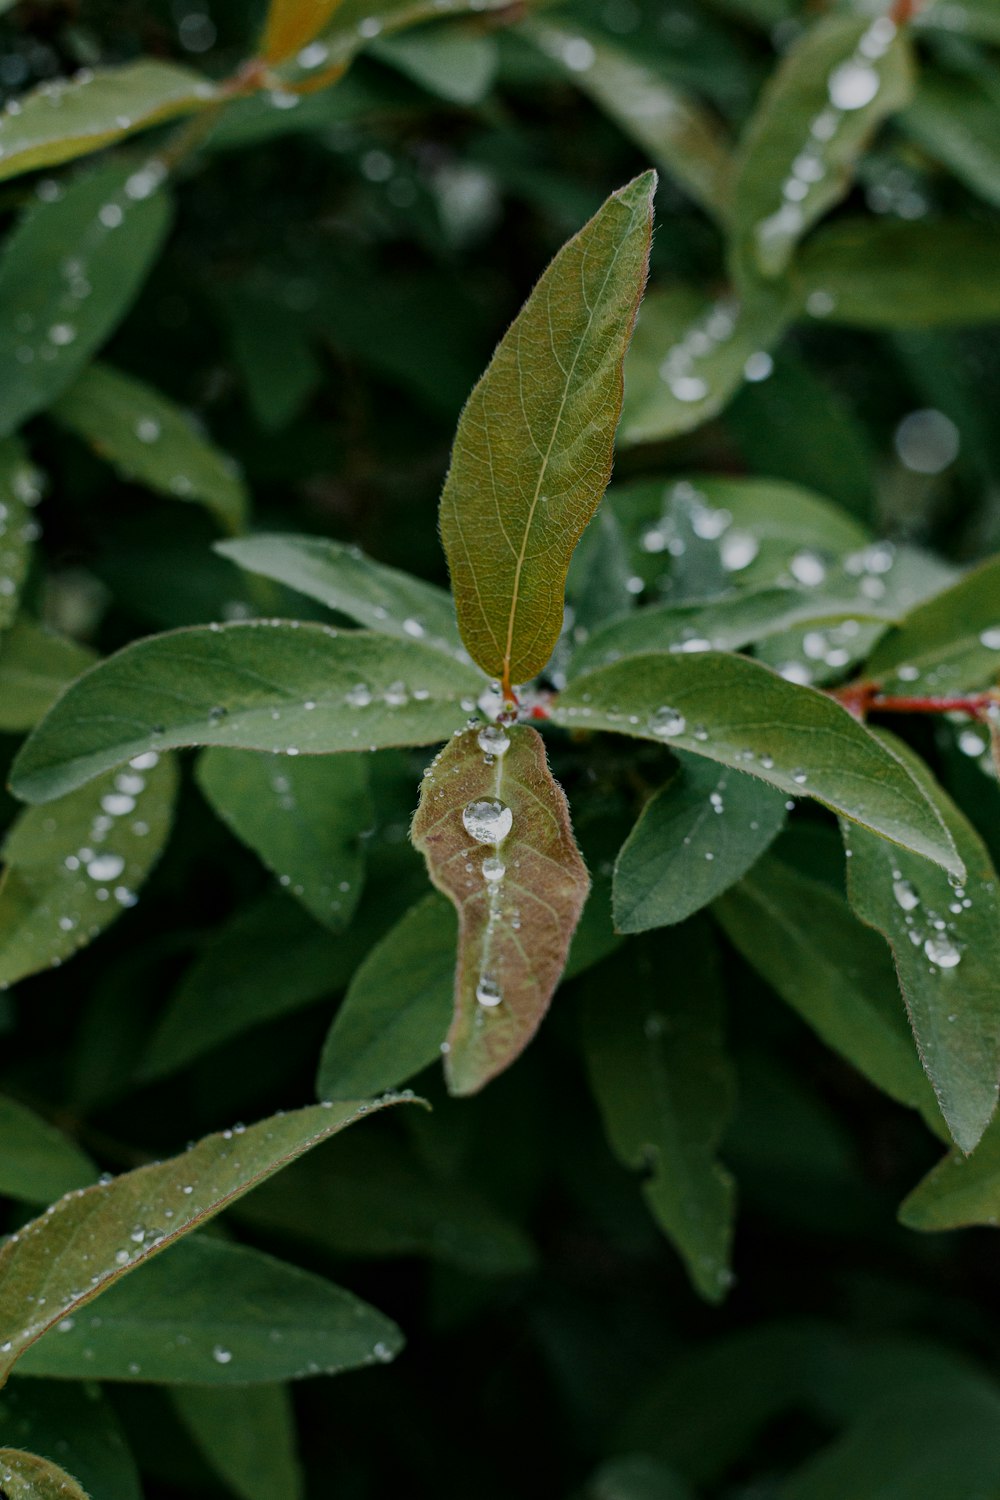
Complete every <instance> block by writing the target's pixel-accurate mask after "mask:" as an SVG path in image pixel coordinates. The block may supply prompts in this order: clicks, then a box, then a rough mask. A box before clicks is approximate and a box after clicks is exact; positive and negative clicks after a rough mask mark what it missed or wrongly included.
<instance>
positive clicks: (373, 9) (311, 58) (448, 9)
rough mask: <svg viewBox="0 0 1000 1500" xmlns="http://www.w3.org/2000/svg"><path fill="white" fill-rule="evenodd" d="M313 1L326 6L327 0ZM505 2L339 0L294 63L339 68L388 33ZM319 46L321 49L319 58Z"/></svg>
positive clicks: (312, 67)
mask: <svg viewBox="0 0 1000 1500" xmlns="http://www.w3.org/2000/svg"><path fill="white" fill-rule="evenodd" d="M289 3H290V0H289ZM299 3H300V4H301V3H303V0H299ZM305 3H308V0H305ZM317 3H319V4H325V5H326V6H327V8H328V9H329V5H330V0H317ZM509 4H510V0H340V3H339V4H338V5H337V8H336V10H335V12H334V14H333V18H332V20H331V22H330V24H329V25H328V26H327V27H326V29H325V30H324V31H323V32H322V34H321V36H320V38H319V42H318V44H317V48H316V50H315V51H312V50H311V49H310V54H309V55H308V56H306V57H301V56H300V57H299V59H298V63H299V66H300V67H301V68H303V69H305V71H306V73H307V75H308V73H309V72H311V71H313V70H315V69H319V68H323V69H324V70H326V69H334V68H336V69H338V70H343V69H344V68H346V67H347V66H348V64H349V63H350V62H351V60H352V59H353V58H354V57H355V56H356V54H357V53H358V52H360V51H361V50H362V49H363V48H364V47H365V45H366V43H368V42H371V41H373V40H374V39H375V38H376V37H379V38H382V37H387V36H391V35H392V34H393V33H394V32H397V31H404V30H406V29H407V28H408V27H410V26H417V25H419V24H420V23H421V22H423V21H438V20H441V19H442V18H444V17H446V16H460V15H467V14H468V13H469V12H470V11H471V12H476V13H481V12H483V11H491V10H503V9H505V8H506V6H508V5H509ZM320 46H321V47H323V48H324V49H325V56H323V57H321V56H320V53H319V47H320Z"/></svg>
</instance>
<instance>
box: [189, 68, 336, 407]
mask: <svg viewBox="0 0 1000 1500" xmlns="http://www.w3.org/2000/svg"><path fill="white" fill-rule="evenodd" d="M318 97H319V96H317V98H318ZM259 98H260V96H259V95H258V96H255V97H254V98H251V99H250V100H247V101H245V102H246V103H248V104H250V106H251V108H252V107H253V104H254V102H256V101H257V100H259ZM265 107H266V106H265ZM269 113H270V114H271V115H280V113H281V111H280V110H276V109H274V107H273V106H270V108H269ZM230 118H232V117H231V116H230ZM214 290H215V293H216V296H217V299H218V302H219V304H220V306H221V309H222V313H223V317H224V318H225V322H226V328H227V332H228V335H229V341H230V345H231V349H232V357H233V361H234V363H235V364H236V366H237V369H238V371H239V375H240V378H241V380H242V382H243V387H244V389H245V391H246V396H247V400H248V401H249V404H250V408H251V410H252V412H253V414H254V417H255V418H256V420H257V421H258V422H259V424H260V425H261V427H265V428H267V429H268V430H269V431H278V430H280V429H281V428H283V427H287V426H288V424H289V422H292V421H294V419H295V418H296V417H297V416H298V415H299V413H300V411H301V410H302V408H303V406H304V405H305V403H306V402H307V401H308V400H309V397H310V396H311V395H312V393H313V391H315V389H316V387H317V386H318V385H319V384H320V382H321V381H322V380H323V378H324V371H323V368H322V366H321V365H320V363H319V360H318V359H317V357H316V355H315V353H314V352H313V348H312V344H311V342H310V339H309V337H308V334H307V331H306V330H305V329H304V328H303V327H301V326H300V325H299V324H298V323H297V322H296V320H295V319H294V318H293V317H291V316H290V314H289V310H288V308H287V307H282V306H280V305H278V304H277V303H276V302H274V301H272V300H271V299H270V298H268V297H264V296H257V295H254V292H253V291H252V290H251V289H250V288H244V287H229V286H222V287H216V288H215V289H214Z"/></svg>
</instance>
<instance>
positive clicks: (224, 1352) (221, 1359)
mask: <svg viewBox="0 0 1000 1500" xmlns="http://www.w3.org/2000/svg"><path fill="white" fill-rule="evenodd" d="M232 1357H233V1354H232V1350H231V1349H223V1347H222V1345H221V1344H216V1345H215V1347H214V1348H213V1350H212V1358H213V1359H214V1360H215V1363H216V1364H217V1365H228V1364H229V1361H230V1360H231V1359H232Z"/></svg>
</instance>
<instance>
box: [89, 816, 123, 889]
mask: <svg viewBox="0 0 1000 1500" xmlns="http://www.w3.org/2000/svg"><path fill="white" fill-rule="evenodd" d="M129 801H131V798H129ZM124 868H125V861H124V859H122V857H121V855H120V854H98V855H96V856H95V857H94V858H93V859H92V860H91V861H90V862H89V864H88V865H87V874H88V875H89V876H90V878H91V880H114V879H115V878H116V876H118V875H120V874H121V872H122V871H123V870H124Z"/></svg>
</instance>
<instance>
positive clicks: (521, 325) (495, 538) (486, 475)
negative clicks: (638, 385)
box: [441, 172, 656, 683]
mask: <svg viewBox="0 0 1000 1500" xmlns="http://www.w3.org/2000/svg"><path fill="white" fill-rule="evenodd" d="M655 186H656V176H655V173H652V172H647V173H645V174H644V175H643V176H642V177H637V178H636V179H635V181H634V182H632V183H629V185H628V186H627V187H624V188H622V189H621V191H620V192H618V193H615V194H613V195H612V197H611V198H609V199H608V201H607V202H606V203H605V204H604V206H603V208H601V209H600V211H599V212H598V213H597V214H596V215H595V217H594V218H593V219H591V221H590V223H589V224H586V225H585V226H584V228H583V229H581V230H580V232H579V234H578V235H576V236H575V237H574V238H573V239H572V240H570V241H569V243H568V244H567V245H565V246H564V247H563V248H562V250H560V252H559V254H558V255H557V256H556V258H555V260H554V261H553V262H552V264H551V265H550V266H549V268H548V269H547V270H546V272H545V273H544V275H543V276H542V278H541V280H540V281H539V283H538V285H537V286H536V287H535V290H534V291H533V292H532V294H531V296H530V297H529V299H528V301H527V302H526V303H525V305H524V307H523V308H522V310H521V312H520V313H519V314H518V316H517V318H516V319H515V321H514V323H513V324H512V325H511V327H510V329H509V330H508V332H507V333H506V334H505V336H504V338H503V340H502V341H501V343H500V345H499V347H498V348H497V351H496V353H495V354H494V356H493V359H492V361H491V362H490V365H489V368H488V369H487V371H486V373H485V375H484V376H483V377H482V379H481V380H480V381H479V383H478V385H477V386H476V387H475V389H474V390H473V392H472V395H471V396H470V397H469V401H468V404H467V405H466V407H465V410H464V412H463V413H462V417H461V420H460V422H459V425H458V431H457V433H456V436H455V446H454V449H453V452H452V460H451V468H450V470H449V472H448V478H447V480H446V482H445V487H444V493H443V494H442V496H441V536H442V540H443V543H444V549H445V553H446V554H447V558H448V567H449V570H450V572H451V580H452V587H453V589H454V592H455V600H456V604H457V608H458V619H459V626H460V629H461V631H462V638H463V640H464V641H465V644H466V646H467V647H468V649H469V651H470V653H471V655H472V656H473V658H474V659H475V660H476V661H477V662H478V663H479V665H480V666H481V667H482V668H483V670H484V671H486V672H489V673H490V674H491V675H492V676H495V677H499V678H502V679H503V681H504V682H506V683H515V682H526V681H528V680H529V679H530V678H532V677H534V676H535V674H536V673H537V672H538V671H540V669H541V668H542V667H543V666H544V665H545V663H546V662H547V661H548V658H549V656H550V654H551V652H552V648H553V646H554V645H555V643H556V640H557V639H558V637H559V632H560V630H561V628H562V615H563V590H564V586H565V581H566V572H567V569H568V568H569V562H570V558H571V557H572V555H573V549H574V547H575V546H576V543H577V541H578V540H579V538H580V535H581V533H582V532H583V529H584V527H585V526H586V525H587V522H588V521H589V520H590V519H591V517H592V516H593V514H594V511H595V510H596V509H597V506H598V504H599V502H600V499H601V496H602V495H603V493H604V490H605V488H606V486H607V482H608V479H609V478H610V475H611V452H612V445H613V442H614V434H615V428H616V427H617V425H618V416H619V412H620V410H621V395H622V373H621V371H622V361H623V360H624V358H625V351H626V349H627V348H628V343H629V340H630V338H631V336H632V326H633V324H634V321H635V315H636V310H637V308H638V305H639V299H640V297H641V296H642V291H643V287H644V285H645V281H646V269H647V264H648V259H649V244H650V236H651V233H652V212H653V211H652V198H653V191H654V189H655Z"/></svg>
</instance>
